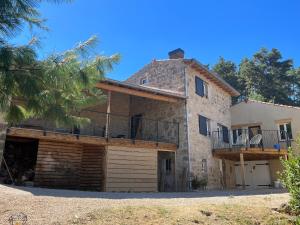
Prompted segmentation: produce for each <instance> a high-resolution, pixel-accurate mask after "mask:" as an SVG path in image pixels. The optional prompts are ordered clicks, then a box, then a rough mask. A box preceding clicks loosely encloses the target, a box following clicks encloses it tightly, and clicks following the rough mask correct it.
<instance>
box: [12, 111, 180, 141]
mask: <svg viewBox="0 0 300 225" xmlns="http://www.w3.org/2000/svg"><path fill="white" fill-rule="evenodd" d="M81 116H82V117H87V118H90V120H91V122H90V123H88V124H86V125H84V126H81V127H75V126H74V127H56V126H55V125H54V124H53V123H51V122H49V121H45V120H37V119H33V120H28V121H24V122H22V123H20V124H18V125H12V127H21V128H28V129H36V130H43V131H49V132H56V133H64V134H73V135H77V136H95V137H104V138H124V139H132V140H145V141H155V142H165V143H173V144H176V145H178V144H179V123H176V122H169V121H162V120H153V119H148V118H144V117H143V116H141V115H137V116H130V117H129V116H123V115H117V114H111V113H110V114H107V113H102V112H98V111H92V110H85V111H82V112H81ZM106 126H107V128H106Z"/></svg>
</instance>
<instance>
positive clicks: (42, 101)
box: [0, 0, 120, 126]
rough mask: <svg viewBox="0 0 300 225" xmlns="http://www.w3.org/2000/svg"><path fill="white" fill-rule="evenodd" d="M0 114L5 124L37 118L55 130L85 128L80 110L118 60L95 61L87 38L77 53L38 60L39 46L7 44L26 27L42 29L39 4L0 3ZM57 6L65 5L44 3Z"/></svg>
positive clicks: (22, 0)
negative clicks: (50, 123)
mask: <svg viewBox="0 0 300 225" xmlns="http://www.w3.org/2000/svg"><path fill="white" fill-rule="evenodd" d="M0 2H1V3H0V112H2V113H3V114H4V115H5V119H6V121H7V122H9V123H18V122H20V121H22V120H25V119H28V118H32V117H34V118H41V119H46V120H49V121H51V122H54V123H55V124H56V125H57V126H58V125H78V124H83V123H86V122H88V119H87V118H82V117H80V113H79V112H80V110H81V109H83V108H85V107H88V106H90V105H93V104H95V103H96V102H99V101H100V100H101V99H102V98H103V96H102V93H101V91H100V90H99V89H97V88H95V84H96V83H97V82H98V81H100V80H101V79H103V77H104V75H105V74H106V73H107V72H109V71H110V70H111V69H112V67H113V65H114V64H115V63H117V62H118V61H119V58H120V56H119V55H118V54H115V55H112V56H105V55H97V54H94V53H93V48H94V46H95V45H96V44H97V38H96V37H91V38H90V39H88V40H87V41H85V42H83V43H79V44H78V45H77V46H76V47H75V48H73V49H71V50H68V51H65V52H63V53H59V54H52V55H50V56H48V57H47V58H45V59H43V60H39V59H38V58H37V53H36V51H37V49H36V46H37V41H36V39H35V38H33V39H32V40H31V41H30V42H29V43H28V44H27V45H24V46H14V45H11V44H9V38H11V37H14V36H15V35H16V33H17V32H18V31H21V30H22V28H23V26H24V25H25V24H27V25H29V26H36V27H39V28H45V27H44V24H43V21H44V20H43V19H42V18H41V16H40V13H39V11H38V7H39V5H40V3H41V2H43V1H42V0H0ZM48 2H54V3H60V2H68V0H48Z"/></svg>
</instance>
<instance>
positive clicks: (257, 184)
mask: <svg viewBox="0 0 300 225" xmlns="http://www.w3.org/2000/svg"><path fill="white" fill-rule="evenodd" d="M235 175H236V186H237V187H242V175H241V166H240V163H236V164H235ZM245 183H246V188H263V187H269V186H270V185H271V176H270V169H269V163H268V161H266V160H260V161H245Z"/></svg>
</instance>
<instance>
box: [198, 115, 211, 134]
mask: <svg viewBox="0 0 300 225" xmlns="http://www.w3.org/2000/svg"><path fill="white" fill-rule="evenodd" d="M199 132H200V134H202V135H204V136H209V135H210V120H209V119H207V118H206V117H204V116H201V115H199Z"/></svg>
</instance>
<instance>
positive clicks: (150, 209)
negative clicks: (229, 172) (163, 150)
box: [72, 204, 296, 225]
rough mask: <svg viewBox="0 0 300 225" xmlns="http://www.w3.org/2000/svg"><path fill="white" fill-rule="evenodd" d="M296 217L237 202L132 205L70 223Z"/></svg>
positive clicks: (259, 224) (189, 223) (281, 221)
mask: <svg viewBox="0 0 300 225" xmlns="http://www.w3.org/2000/svg"><path fill="white" fill-rule="evenodd" d="M294 221H295V218H293V217H291V216H288V215H285V214H281V213H278V212H274V211H272V210H271V209H269V208H266V207H259V206H257V207H253V206H251V207H250V206H249V207H248V206H242V205H238V204H223V205H222V204H218V205H212V204H207V205H204V204H201V205H190V206H166V207H162V206H135V207H128V206H126V207H115V208H109V209H103V210H97V211H94V212H91V213H89V214H88V215H86V216H85V217H83V218H78V219H76V220H74V221H72V224H86V225H107V224H114V225H140V224H143V225H152V224H153V225H155V224H161V225H164V224H171V225H173V224H174V225H175V224H176V225H195V224H216V225H217V224H228V225H229V224H230V225H235V224H236V225H238V224H245V225H263V224H265V225H289V224H296V223H295V222H294Z"/></svg>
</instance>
